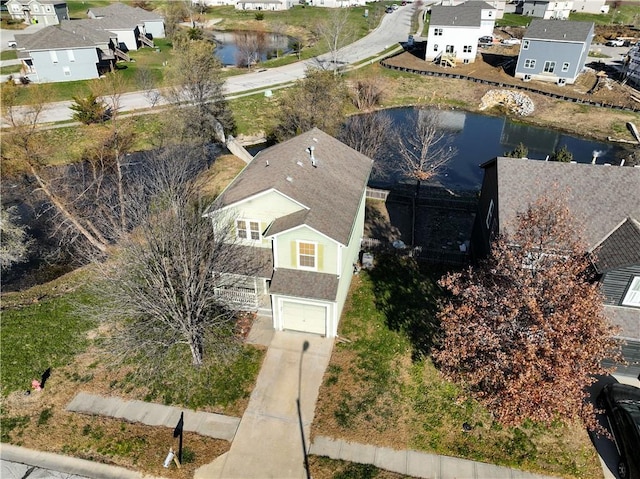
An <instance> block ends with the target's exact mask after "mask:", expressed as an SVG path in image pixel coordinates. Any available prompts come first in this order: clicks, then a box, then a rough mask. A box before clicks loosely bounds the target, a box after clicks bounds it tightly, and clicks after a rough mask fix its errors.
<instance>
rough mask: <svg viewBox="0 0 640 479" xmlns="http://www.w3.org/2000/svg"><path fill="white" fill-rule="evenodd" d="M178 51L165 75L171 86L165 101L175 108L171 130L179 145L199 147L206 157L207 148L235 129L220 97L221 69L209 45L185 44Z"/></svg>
mask: <svg viewBox="0 0 640 479" xmlns="http://www.w3.org/2000/svg"><path fill="white" fill-rule="evenodd" d="M179 48H180V54H179V55H175V56H174V59H173V60H172V63H171V65H170V69H169V72H168V75H167V76H168V78H169V81H170V83H171V85H172V86H171V87H170V88H169V89H168V90H167V96H168V99H169V101H170V102H171V103H173V104H175V105H177V106H178V108H177V109H175V110H174V112H173V113H174V117H173V119H174V120H175V121H174V122H173V124H172V127H173V130H174V131H175V132H176V134H177V135H179V137H180V140H181V141H188V142H191V143H192V144H196V145H200V146H201V147H202V148H203V153H206V151H205V150H206V147H207V145H208V144H210V143H213V142H221V143H224V142H225V136H226V133H227V132H232V131H233V130H234V129H235V125H234V121H233V116H232V114H231V110H230V109H229V107H228V104H227V101H226V99H225V97H224V93H223V84H224V80H223V79H222V77H221V76H220V71H221V67H222V65H221V64H220V61H219V60H218V59H217V57H216V56H215V55H214V46H213V45H212V44H211V43H209V42H206V41H201V40H199V41H187V42H185V43H183V44H181V45H180V47H179Z"/></svg>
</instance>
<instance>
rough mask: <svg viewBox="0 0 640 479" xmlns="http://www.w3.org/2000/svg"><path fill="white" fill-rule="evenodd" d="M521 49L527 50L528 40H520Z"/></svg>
mask: <svg viewBox="0 0 640 479" xmlns="http://www.w3.org/2000/svg"><path fill="white" fill-rule="evenodd" d="M522 49H523V50H528V49H529V40H522Z"/></svg>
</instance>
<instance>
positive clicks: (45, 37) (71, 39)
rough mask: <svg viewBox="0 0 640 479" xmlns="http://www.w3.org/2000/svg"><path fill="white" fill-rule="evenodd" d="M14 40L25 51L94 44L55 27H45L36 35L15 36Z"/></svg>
mask: <svg viewBox="0 0 640 479" xmlns="http://www.w3.org/2000/svg"><path fill="white" fill-rule="evenodd" d="M15 38H16V43H17V44H18V48H20V49H23V48H24V50H26V51H38V50H62V49H72V48H87V47H95V42H93V41H91V40H89V39H87V38H83V37H82V36H81V35H74V34H73V33H71V32H68V31H65V30H63V29H62V28H60V27H59V26H57V25H51V26H49V27H45V28H43V29H42V30H40V31H38V32H37V33H32V34H28V33H22V34H16V35H15Z"/></svg>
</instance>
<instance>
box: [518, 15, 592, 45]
mask: <svg viewBox="0 0 640 479" xmlns="http://www.w3.org/2000/svg"><path fill="white" fill-rule="evenodd" d="M592 33H593V22H573V21H571V20H565V21H558V20H542V19H539V18H535V19H533V20H531V24H530V25H529V27H527V31H526V32H525V34H524V37H523V38H524V39H527V40H553V41H564V42H580V43H587V42H591V35H592Z"/></svg>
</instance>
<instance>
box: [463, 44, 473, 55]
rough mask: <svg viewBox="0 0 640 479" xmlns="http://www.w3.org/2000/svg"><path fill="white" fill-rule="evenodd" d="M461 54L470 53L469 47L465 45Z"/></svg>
mask: <svg viewBox="0 0 640 479" xmlns="http://www.w3.org/2000/svg"><path fill="white" fill-rule="evenodd" d="M462 51H463V53H471V45H465V46H463V47H462Z"/></svg>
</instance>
